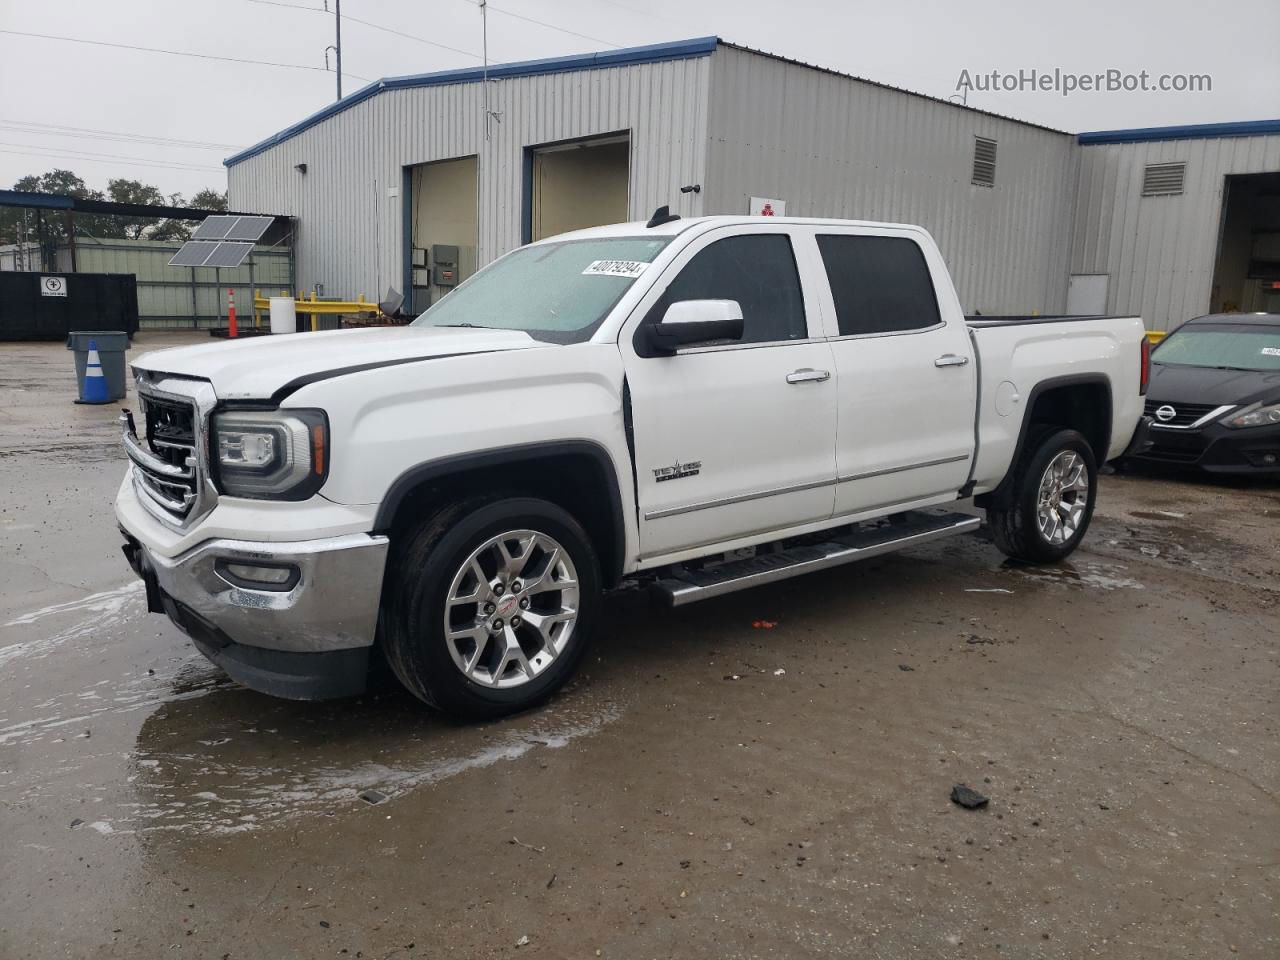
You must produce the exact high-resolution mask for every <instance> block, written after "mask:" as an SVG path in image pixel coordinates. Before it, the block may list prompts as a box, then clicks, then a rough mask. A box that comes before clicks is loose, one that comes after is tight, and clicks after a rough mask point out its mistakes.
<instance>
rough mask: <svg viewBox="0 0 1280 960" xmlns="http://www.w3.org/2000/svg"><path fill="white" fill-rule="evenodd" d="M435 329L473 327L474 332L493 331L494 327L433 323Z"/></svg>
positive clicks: (476, 324) (472, 324)
mask: <svg viewBox="0 0 1280 960" xmlns="http://www.w3.org/2000/svg"><path fill="white" fill-rule="evenodd" d="M432 326H433V327H471V328H472V329H473V330H492V329H493V327H486V326H484V325H483V324H479V323H433V324H432Z"/></svg>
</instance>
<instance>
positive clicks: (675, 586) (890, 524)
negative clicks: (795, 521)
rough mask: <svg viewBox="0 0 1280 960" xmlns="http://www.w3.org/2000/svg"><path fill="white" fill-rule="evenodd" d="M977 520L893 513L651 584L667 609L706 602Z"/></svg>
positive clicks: (946, 533) (965, 528) (972, 525)
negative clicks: (890, 517) (816, 539)
mask: <svg viewBox="0 0 1280 960" xmlns="http://www.w3.org/2000/svg"><path fill="white" fill-rule="evenodd" d="M981 522H982V521H981V519H980V518H978V517H975V516H971V515H969V514H965V513H925V512H921V511H912V512H910V513H901V514H896V515H895V519H894V520H892V521H889V520H881V521H878V522H876V523H875V524H874V525H872V524H867V525H864V526H855V527H853V528H852V529H851V530H849V531H848V532H847V533H843V534H840V535H838V536H834V537H831V538H830V539H828V540H824V541H823V542H822V543H814V544H807V545H805V546H799V547H791V548H790V549H787V550H779V551H776V552H774V553H764V554H760V555H759V556H755V557H749V558H747V559H746V560H735V561H732V562H730V563H725V564H720V565H718V566H715V567H712V568H711V569H708V570H681V571H680V572H679V573H676V574H673V575H671V576H670V577H667V578H665V579H663V580H659V581H658V582H657V583H656V584H654V586H653V591H654V593H655V594H656V595H657V596H658V597H659V598H660V600H661V601H662V602H663V603H664V604H666V605H667V606H671V607H680V606H683V605H684V604H686V603H696V602H697V601H699V600H709V599H710V598H711V597H718V596H721V595H723V594H726V593H733V592H734V591H735V590H746V589H747V588H748V587H758V586H760V585H762V584H766V583H774V582H775V581H778V580H786V579H788V578H789V577H798V576H800V575H801V574H802V573H813V572H814V571H816V570H826V569H827V568H828V567H838V566H840V565H841V564H844V563H852V562H853V561H854V560H865V559H866V558H867V557H877V556H879V555H880V554H882V553H890V552H892V551H894V550H901V549H902V548H903V547H912V546H915V545H916V544H919V543H928V542H929V541H930V540H938V539H941V538H942V537H950V536H954V535H955V534H958V533H968V532H969V531H971V530H976V529H977V528H978V526H979V524H980V523H981Z"/></svg>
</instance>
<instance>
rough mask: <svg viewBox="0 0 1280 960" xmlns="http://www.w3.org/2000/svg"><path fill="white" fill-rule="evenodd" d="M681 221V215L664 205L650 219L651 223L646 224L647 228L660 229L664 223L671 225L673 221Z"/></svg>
mask: <svg viewBox="0 0 1280 960" xmlns="http://www.w3.org/2000/svg"><path fill="white" fill-rule="evenodd" d="M679 219H680V214H678V213H672V212H671V208H670V207H669V206H667V204H665V203H664V204H663V205H662V206H660V207H659V208H658V209H657V210H655V211H653V216H652V217H650V218H649V222H648V223H646V224H645V226H646V227H648V228H650V229H652V228H653V227H660V226H662V225H663V224H664V223H670V222H671V221H672V220H679Z"/></svg>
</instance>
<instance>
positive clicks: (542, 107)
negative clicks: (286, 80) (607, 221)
mask: <svg viewBox="0 0 1280 960" xmlns="http://www.w3.org/2000/svg"><path fill="white" fill-rule="evenodd" d="M708 77H709V58H708V57H705V56H703V57H695V58H690V59H681V60H669V61H664V62H659V63H651V64H636V65H628V66H622V67H609V68H603V69H591V70H580V71H573V72H565V73H557V74H547V75H540V76H529V77H515V78H506V79H502V80H497V81H490V83H489V88H490V89H489V100H490V102H489V109H491V110H495V111H498V112H499V114H500V116H501V122H494V123H492V124H491V125H490V137H489V139H488V140H486V139H485V130H484V121H483V110H484V105H483V103H482V99H481V98H482V97H483V91H482V88H481V84H479V83H457V84H451V85H447V86H434V87H420V88H409V89H392V90H387V91H385V92H382V93H380V94H378V95H377V96H376V97H373V98H372V99H369V100H366V101H364V102H362V103H359V104H356V105H355V106H353V107H351V108H350V109H347V110H345V111H343V112H341V113H338V114H337V115H335V116H333V117H330V118H328V119H326V120H324V121H322V122H321V123H319V124H318V125H316V126H314V127H312V128H310V129H308V130H305V131H303V132H302V133H300V134H299V135H297V136H295V137H293V138H292V139H290V140H287V141H285V142H284V143H281V144H278V145H276V146H274V147H272V148H270V149H268V150H266V151H264V152H263V153H260V154H258V155H257V156H253V157H250V158H248V159H246V160H243V161H241V162H240V163H237V164H235V165H234V166H232V167H231V168H230V169H229V171H228V180H229V190H230V203H231V206H232V207H234V208H236V209H241V210H271V211H273V212H276V213H286V214H290V215H292V216H294V217H296V218H297V223H298V232H297V235H296V237H295V257H296V263H297V270H298V285H299V286H300V287H302V288H308V289H309V288H313V287H317V286H320V285H323V290H324V293H325V294H326V295H329V296H343V297H347V298H353V297H355V296H357V295H364V296H365V297H366V298H368V299H371V300H377V299H380V298H381V296H382V294H383V293H384V292H385V291H386V289H387V288H388V287H395V288H396V289H397V290H399V289H402V288H403V285H404V276H403V265H404V252H403V232H402V209H403V207H402V200H401V197H400V191H401V179H402V175H403V168H404V167H406V166H411V165H413V164H418V163H426V162H429V161H432V160H444V159H448V158H451V157H461V156H469V155H478V156H479V166H480V177H479V192H480V196H479V198H478V200H479V213H480V222H479V227H480V229H479V234H480V237H479V251H478V259H479V262H480V263H481V264H484V263H487V262H488V261H490V260H492V259H493V258H494V257H496V256H499V255H500V254H503V253H505V252H507V251H508V250H510V249H512V248H514V247H516V246H518V245H519V244H520V241H521V215H522V206H523V195H522V190H523V180H524V170H523V163H524V148H525V147H526V146H529V145H537V144H543V143H551V142H555V141H559V140H569V139H577V138H580V137H588V136H593V135H598V134H605V133H613V132H619V131H629V132H630V134H631V184H630V197H629V208H630V216H631V217H632V218H635V219H645V218H647V217H648V216H649V214H650V213H651V212H652V211H653V209H654V208H655V207H657V206H659V205H660V204H663V203H670V204H672V207H673V209H676V210H678V211H679V212H681V213H683V214H685V215H694V214H698V213H700V212H701V210H700V209H699V204H700V198H699V197H698V196H697V195H696V194H695V195H686V196H683V197H682V195H681V194H680V193H679V187H680V186H681V185H683V184H688V183H697V182H698V181H699V180H700V179H701V177H702V171H703V170H704V169H705V163H706V147H707V140H706V136H705V130H706V119H705V110H706V101H707V87H708ZM301 163H305V164H306V165H307V172H306V174H305V175H303V174H301V173H299V172H298V171H297V170H296V169H295V166H296V165H297V164H301Z"/></svg>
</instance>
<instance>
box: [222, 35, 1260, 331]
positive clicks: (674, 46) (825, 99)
mask: <svg viewBox="0 0 1280 960" xmlns="http://www.w3.org/2000/svg"><path fill="white" fill-rule="evenodd" d="M487 76H488V82H487V83H486V82H485V79H484V78H485V72H484V71H483V70H481V69H478V68H477V69H467V70H455V71H447V72H442V73H430V74H422V75H418V76H408V77H394V78H390V79H386V80H382V81H379V82H377V83H373V84H370V85H369V86H367V87H364V88H363V89H361V90H359V91H357V92H356V93H354V94H352V95H350V96H348V97H346V98H344V99H343V100H340V101H338V102H337V103H334V104H332V105H331V106H329V107H327V108H325V109H324V110H322V111H320V112H319V113H316V114H314V115H313V116H311V117H308V118H306V119H305V120H303V121H301V122H299V123H297V124H295V125H294V126H292V127H290V128H288V129H286V130H283V131H281V132H280V133H278V134H276V135H275V136H272V137H270V138H268V139H267V140H265V141H263V142H262V143H260V144H258V145H256V146H254V147H251V148H249V149H247V150H245V151H243V152H241V153H239V154H237V155H236V156H234V157H231V158H229V159H228V160H227V167H228V180H229V196H230V200H231V202H232V204H233V205H235V206H237V207H240V208H248V209H270V210H278V211H282V212H284V213H286V214H289V215H291V216H292V217H294V218H295V224H296V233H295V258H296V269H297V282H298V286H299V287H301V288H303V289H317V290H318V291H319V292H320V293H321V295H329V296H344V297H348V298H350V297H354V296H356V295H363V296H366V297H367V298H369V299H378V298H380V297H381V296H382V294H383V293H384V291H386V290H387V289H388V288H394V289H396V290H399V291H403V292H405V293H406V295H407V298H408V300H409V303H410V304H411V306H412V308H414V309H423V308H425V307H426V306H428V305H429V304H430V303H431V302H432V301H433V300H434V299H435V298H438V297H439V296H442V295H443V294H444V293H446V292H448V290H449V289H451V288H452V287H453V286H454V285H456V284H457V283H458V282H460V281H461V280H464V279H466V277H467V276H468V275H470V273H471V272H473V271H474V270H475V269H476V268H477V267H478V266H480V265H483V264H485V263H487V262H488V261H490V260H492V259H493V258H494V257H497V256H499V255H501V254H502V253H505V252H507V251H508V250H510V249H512V248H514V247H516V246H518V245H520V244H521V243H525V242H528V241H530V240H535V239H538V238H540V237H542V236H549V235H551V234H554V233H559V232H563V231H565V230H569V229H574V228H576V227H582V226H590V225H594V224H597V223H608V222H615V221H619V220H626V219H630V220H642V219H645V218H647V217H648V216H649V215H650V213H652V211H653V210H654V209H655V208H656V207H658V206H660V205H663V204H668V205H670V206H671V209H672V211H673V212H675V213H679V214H681V215H684V216H698V215H703V214H746V213H760V212H765V213H767V212H773V213H776V214H783V213H785V214H786V215H789V216H823V217H848V218H854V219H865V220H889V221H906V222H911V223H918V224H921V225H923V226H925V227H926V228H928V229H929V230H930V231H931V232H932V233H933V235H934V236H935V237H936V238H937V240H938V243H939V245H940V247H941V248H942V252H943V254H944V255H945V256H946V258H947V262H948V264H949V265H950V267H951V270H952V273H953V275H954V277H955V281H956V286H957V288H958V289H959V293H960V298H961V302H962V304H963V305H964V307H965V309H966V310H968V311H970V312H976V311H980V312H982V313H985V314H1001V313H1031V312H1035V311H1039V312H1046V313H1047V312H1061V311H1063V310H1064V309H1065V308H1066V307H1067V306H1068V302H1069V301H1070V302H1071V305H1073V306H1075V305H1077V304H1081V303H1088V304H1090V305H1092V304H1096V303H1098V302H1101V303H1102V304H1103V307H1104V308H1105V309H1107V310H1121V311H1128V310H1137V309H1139V308H1140V307H1142V308H1147V307H1149V306H1150V307H1152V308H1153V309H1152V310H1151V311H1150V312H1151V319H1152V326H1154V327H1155V328H1165V327H1167V326H1168V324H1169V323H1170V322H1176V321H1177V320H1179V319H1182V318H1184V317H1185V316H1190V315H1191V314H1192V313H1194V312H1197V309H1196V308H1193V307H1192V304H1193V301H1194V300H1195V297H1194V296H1193V291H1194V289H1198V288H1196V281H1195V280H1194V278H1191V277H1190V276H1189V275H1188V276H1187V277H1186V278H1182V279H1180V280H1179V282H1184V280H1185V287H1186V289H1185V291H1184V292H1180V293H1176V294H1175V293H1174V292H1173V290H1172V286H1171V285H1169V284H1166V287H1168V289H1165V290H1164V291H1163V292H1161V291H1159V290H1158V289H1157V288H1158V287H1159V286H1160V281H1158V280H1156V279H1153V278H1149V277H1141V278H1136V277H1132V276H1126V275H1124V274H1125V271H1126V270H1131V269H1132V268H1134V267H1139V268H1145V264H1143V263H1142V262H1141V261H1140V260H1138V259H1136V258H1135V250H1136V249H1138V248H1141V250H1142V255H1143V256H1149V255H1150V254H1149V251H1150V249H1151V246H1152V244H1151V241H1150V238H1149V237H1148V236H1147V235H1148V234H1149V233H1150V230H1151V227H1150V226H1149V224H1148V221H1147V220H1143V219H1142V218H1136V219H1135V218H1134V217H1127V218H1122V219H1121V220H1119V221H1117V219H1116V216H1115V210H1114V209H1113V208H1115V205H1116V203H1117V202H1118V201H1119V200H1120V199H1121V198H1120V197H1119V196H1118V195H1117V193H1116V191H1117V190H1118V189H1119V187H1118V184H1119V183H1120V182H1121V181H1123V182H1125V183H1131V182H1132V174H1131V173H1129V172H1124V173H1121V172H1120V170H1119V167H1120V166H1124V165H1128V166H1125V170H1126V171H1128V170H1130V169H1131V168H1133V167H1132V165H1133V164H1134V163H1138V165H1139V166H1140V165H1141V162H1140V161H1137V160H1130V159H1124V160H1120V159H1117V158H1112V159H1111V160H1107V159H1106V158H1107V157H1108V156H1110V154H1106V153H1105V152H1106V151H1109V150H1112V148H1113V145H1111V144H1109V143H1106V142H1103V141H1098V142H1097V144H1096V145H1094V144H1092V143H1088V142H1087V138H1088V137H1090V136H1105V135H1101V134H1099V135H1081V137H1080V138H1079V140H1078V139H1077V137H1076V136H1075V135H1073V134H1068V133H1063V132H1060V131H1056V130H1051V129H1048V128H1046V127H1041V126H1038V125H1035V124H1030V123H1025V122H1021V121H1018V120H1013V119H1010V118H1006V117H1001V116H997V115H995V114H991V113H987V112H984V111H981V110H976V109H973V108H969V107H965V106H961V105H959V104H956V103H953V102H950V101H945V100H938V99H934V98H931V97H926V96H922V95H920V94H915V93H910V92H907V91H904V90H899V89H897V88H894V87H888V86H885V85H882V84H878V83H873V82H871V81H867V80H862V79H859V78H856V77H851V76H848V75H845V74H840V73H837V72H834V71H830V70H825V69H821V68H818V67H813V66H809V65H806V64H802V63H799V62H796V61H793V60H787V59H784V58H782V57H777V56H774V55H771V54H766V53H761V52H758V51H753V50H748V49H745V48H743V47H738V46H735V45H732V44H728V43H725V42H724V41H721V40H719V39H717V38H715V37H706V38H702V39H697V40H688V41H682V42H679V43H669V44H657V45H653V46H646V47H636V48H631V49H626V50H615V51H610V52H608V53H597V54H585V55H580V56H571V57H562V58H556V59H550V60H536V61H528V62H523V63H513V64H505V65H500V66H491V67H489V68H488V72H487ZM1237 126H1238V125H1237ZM1276 132H1277V133H1280V125H1277V126H1276ZM1124 133H1129V134H1133V133H1135V132H1134V131H1128V132H1123V131H1122V132H1120V134H1124ZM1232 136H1239V134H1238V133H1236V134H1232ZM1267 139H1271V138H1269V137H1268V138H1267ZM1145 146H1147V145H1145V144H1138V143H1132V144H1130V143H1124V144H1119V145H1115V149H1116V150H1117V151H1119V153H1123V152H1124V151H1126V150H1137V149H1141V148H1144V147H1145ZM1223 149H1224V151H1225V150H1227V148H1223ZM1268 149H1270V148H1268ZM1268 149H1260V150H1258V151H1256V152H1257V155H1258V159H1257V163H1255V164H1254V166H1259V167H1260V168H1266V169H1269V170H1277V169H1280V165H1277V163H1276V161H1275V150H1274V149H1270V152H1268ZM1244 152H1247V151H1244ZM1268 164H1269V166H1268ZM1133 169H1136V168H1133ZM1214 169H1215V170H1216V169H1217V167H1214ZM1250 169H1251V170H1252V167H1250ZM1108 171H1110V172H1108ZM1232 172H1235V166H1232ZM1239 172H1245V171H1244V170H1243V169H1242V170H1241V171H1239ZM1206 176H1207V177H1208V178H1209V179H1208V180H1206V181H1205V182H1206V183H1208V182H1209V180H1212V175H1209V174H1206ZM682 188H684V190H683V191H682ZM1124 202H1128V200H1127V199H1126V200H1125V201H1124ZM1214 203H1216V204H1217V208H1216V209H1218V210H1220V209H1221V206H1222V203H1221V198H1219V199H1218V200H1216V201H1209V200H1201V199H1197V200H1196V201H1195V204H1188V206H1189V207H1190V206H1195V209H1196V211H1197V216H1200V215H1201V214H1202V215H1203V217H1205V218H1208V219H1213V217H1214V216H1215V214H1213V213H1212V212H1211V211H1209V209H1208V208H1211V207H1213V205H1214ZM1108 205H1110V206H1108ZM1104 207H1105V208H1106V209H1102V208H1104ZM1095 221H1096V222H1095ZM1150 222H1151V223H1158V224H1159V225H1160V226H1161V227H1162V228H1165V227H1167V229H1169V230H1170V231H1172V233H1171V236H1170V239H1169V242H1173V243H1177V242H1178V241H1177V236H1176V234H1177V233H1178V230H1177V229H1175V228H1173V227H1172V226H1171V225H1170V223H1169V221H1167V220H1164V219H1157V220H1152V221H1150ZM1073 225H1074V230H1073ZM1103 231H1109V233H1108V237H1107V240H1106V242H1105V243H1100V242H1099V241H1098V240H1097V239H1096V238H1095V237H1094V236H1093V235H1094V234H1095V233H1100V232H1103ZM1208 234H1209V235H1210V240H1211V242H1210V247H1211V248H1212V249H1216V244H1215V243H1214V242H1213V240H1214V234H1215V228H1214V227H1210V228H1209V230H1208ZM1127 244H1132V245H1135V246H1134V250H1128V249H1127V247H1126V245H1127ZM1201 252H1202V251H1201ZM1185 256H1186V262H1187V263H1188V264H1190V262H1191V261H1192V260H1193V259H1194V260H1195V262H1196V266H1195V268H1194V269H1195V270H1199V271H1201V272H1203V271H1204V270H1206V269H1207V270H1208V273H1209V274H1212V273H1213V267H1212V266H1211V265H1210V266H1209V267H1207V268H1206V267H1204V264H1203V262H1202V259H1203V258H1200V259H1196V258H1197V257H1199V252H1197V253H1196V254H1195V256H1193V255H1192V254H1191V253H1189V252H1188V253H1186V254H1185ZM1208 256H1209V259H1210V260H1212V259H1213V256H1214V255H1213V253H1210V254H1209V255H1208ZM1155 262H1156V263H1158V264H1163V263H1164V260H1163V259H1162V258H1161V257H1157V258H1156V260H1155ZM1233 263H1234V261H1233ZM1191 269H1192V268H1191V267H1190V266H1188V267H1187V268H1186V270H1187V271H1189V270H1191ZM1233 269H1234V268H1233ZM1099 277H1106V278H1107V279H1106V280H1101V279H1099ZM1180 277H1181V275H1180ZM1069 282H1070V285H1071V294H1070V295H1069V293H1068V286H1069ZM1204 287H1205V289H1204V291H1203V292H1204V296H1203V297H1202V298H1201V299H1202V300H1204V303H1203V304H1202V308H1199V311H1198V312H1204V309H1207V307H1208V301H1209V295H1208V281H1207V280H1206V282H1205V284H1204ZM1135 291H1141V292H1140V293H1139V294H1137V299H1135ZM1180 310H1182V311H1183V312H1181V313H1180V312H1179V311H1180ZM1187 310H1190V312H1186V311H1187Z"/></svg>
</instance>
